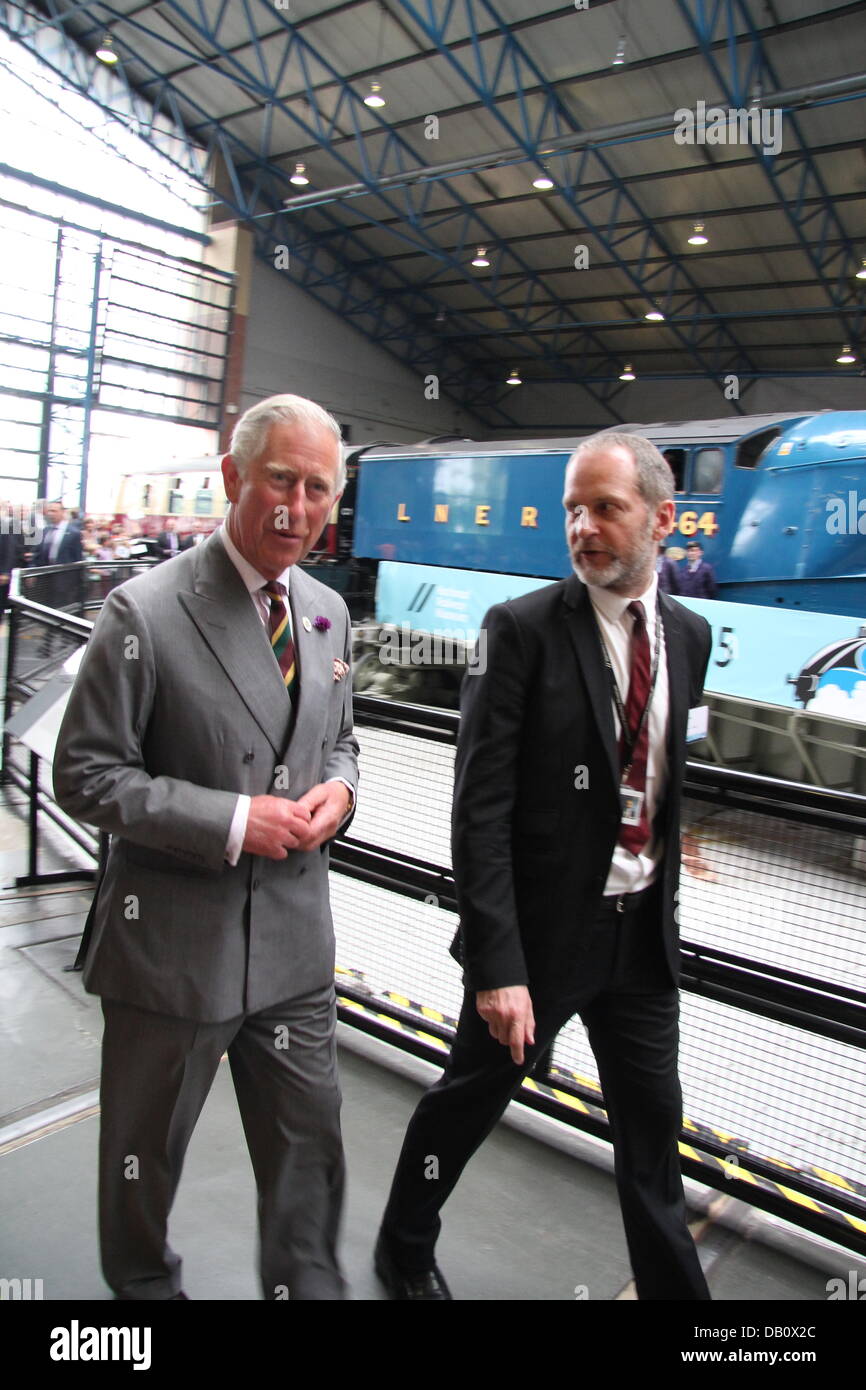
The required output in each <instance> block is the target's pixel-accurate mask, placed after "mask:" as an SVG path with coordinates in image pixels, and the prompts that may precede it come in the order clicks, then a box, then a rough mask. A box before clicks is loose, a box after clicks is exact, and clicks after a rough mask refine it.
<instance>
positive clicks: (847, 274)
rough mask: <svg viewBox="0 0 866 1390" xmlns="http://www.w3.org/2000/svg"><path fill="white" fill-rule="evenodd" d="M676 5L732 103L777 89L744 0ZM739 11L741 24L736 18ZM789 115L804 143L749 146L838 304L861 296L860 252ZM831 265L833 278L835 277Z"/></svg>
mask: <svg viewBox="0 0 866 1390" xmlns="http://www.w3.org/2000/svg"><path fill="white" fill-rule="evenodd" d="M677 8H678V9H679V11H680V14H681V15H682V17H683V19H684V20H685V22H686V24H687V25H688V27H689V29H690V30H691V32H692V34H693V35H694V38H695V41H696V43H697V44H698V47H699V48H700V51H701V53H702V55H703V57H704V61H705V62H706V64H707V66H708V68H709V70H710V72H711V73H712V75H713V78H714V79H715V81H716V82H717V83H718V84H719V87H720V88H721V90H722V92H723V93H724V95H725V98H726V100H727V102H728V105H729V107H731V108H734V109H739V108H748V107H750V106H752V105H753V104H754V103H753V101H752V96H753V95H754V94H755V93H756V92H757V93H758V94H760V93H761V92H762V91H765V90H766V88H767V85H768V84H769V87H770V90H773V89H779V87H780V83H779V80H778V76H777V73H776V71H775V68H774V66H773V63H772V62H771V60H770V58H769V56H768V54H767V52H766V50H765V48H764V45H763V42H762V40H761V36H760V34H759V32H758V29H757V27H756V25H755V23H754V20H753V19H752V16H751V13H750V10H749V6H748V4H747V3H746V0H715V4H714V5H713V7H712V9H711V10H710V9H708V7H707V5H706V3H705V0H677ZM738 15H739V18H740V22H741V23H740V25H738V24H737V16H738ZM722 26H724V30H725V34H726V37H727V40H728V41H727V45H726V48H725V52H726V54H727V57H728V63H727V67H725V65H724V64H722V63H720V62H719V61H718V58H717V53H718V49H717V47H714V40H715V39H717V37H718V31H719V29H720V27H722ZM743 29H744V30H745V32H743ZM744 49H745V50H746V51H745V53H744ZM787 121H788V123H789V125H790V128H791V130H792V131H793V132H794V135H795V136H796V139H797V143H798V145H799V147H800V148H799V151H798V152H797V153H795V154H792V155H789V156H787V157H786V158H784V159H782V158H780V157H779V156H777V157H776V158H775V159H774V158H773V157H772V156H768V155H765V154H764V153H763V151H762V150H761V149H760V148H759V147H758V146H752V147H751V153H752V157H753V159H754V160H756V161H757V163H758V164H759V165H760V167H761V171H762V173H763V174H764V177H765V178H766V179H767V182H768V183H769V185H770V188H771V190H772V192H773V194H774V195H775V199H776V203H777V206H778V209H779V211H780V212H781V213H782V214H783V215H784V216H785V218H786V219H787V221H788V225H789V226H790V227H791V229H792V231H793V233H794V236H795V238H796V241H797V244H798V246H799V247H800V250H801V251H802V252H803V253H804V255H805V256H806V257H807V259H808V261H809V263H810V265H811V266H812V269H813V271H814V273H815V278H816V280H817V282H818V284H819V285H820V286H821V288H822V289H823V291H824V293H825V294H826V296H827V301H828V303H829V304H831V305H833V306H834V307H835V308H838V309H841V308H843V307H844V306H845V305H848V306H850V305H851V304H852V303H853V301H854V300H855V298H857V295H856V290H855V288H854V286H853V282H852V276H853V274H854V271H855V270H856V269H857V267H858V266H859V264H860V260H859V257H858V256H857V252H856V248H855V247H854V245H853V243H852V242H851V240H850V238H849V236H848V234H847V232H846V230H845V227H844V226H843V224H842V222H841V221H840V219H839V217H838V215H837V213H836V209H835V207H834V205H833V200H832V198H831V197H830V194H829V193H828V191H827V188H826V185H825V183H824V180H823V179H822V177H821V174H820V172H819V170H818V167H817V165H816V164H815V161H814V159H813V158H812V155H811V154H810V152H809V149H808V145H807V143H806V141H805V140H804V138H803V134H802V131H801V129H800V123H799V121H798V119H797V117H796V115H795V114H794V113H793V112H789V113H788V114H787ZM807 197H809V198H810V204H809V207H810V210H809V211H808V212H804V203H805V200H806V198H807ZM816 199H817V206H816ZM815 223H817V224H818V225H817V228H814V226H813V227H810V224H815ZM807 229H810V230H815V231H817V237H816V239H814V240H810V239H809V237H808V236H807ZM831 247H832V249H831ZM834 267H835V283H834V282H833V281H831V279H830V272H831V271H832V270H833V269H834ZM839 326H840V333H842V334H844V333H845V332H846V331H847V330H846V326H845V323H844V319H843V318H842V317H841V316H840V320H839Z"/></svg>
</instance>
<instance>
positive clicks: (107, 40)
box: [96, 29, 117, 66]
mask: <svg viewBox="0 0 866 1390" xmlns="http://www.w3.org/2000/svg"><path fill="white" fill-rule="evenodd" d="M96 56H97V58H98V59H99V60H100V62H102V63H108V65H109V66H111V64H112V63H116V62H117V50H116V49H115V47H114V39H113V38H112V37H111V33H110V32H109V30H108V29H106V31H105V33H104V34H103V36H102V42H101V43H100V45H99V47H98V48H97V50H96Z"/></svg>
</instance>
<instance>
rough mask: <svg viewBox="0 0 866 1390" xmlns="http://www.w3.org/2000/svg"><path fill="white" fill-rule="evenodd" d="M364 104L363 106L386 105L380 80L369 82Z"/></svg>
mask: <svg viewBox="0 0 866 1390" xmlns="http://www.w3.org/2000/svg"><path fill="white" fill-rule="evenodd" d="M364 105H365V106H386V105H387V102H386V101H385V98H384V97H383V96H382V84H381V82H371V83H370V90H369V92H368V93H367V95H366V96H365V97H364Z"/></svg>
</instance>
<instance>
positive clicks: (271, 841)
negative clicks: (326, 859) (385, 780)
mask: <svg viewBox="0 0 866 1390" xmlns="http://www.w3.org/2000/svg"><path fill="white" fill-rule="evenodd" d="M350 805H351V799H350V796H349V789H348V787H346V786H345V784H344V783H343V782H320V783H319V784H318V786H315V787H311V788H310V790H309V791H308V792H304V795H303V796H300V797H298V800H297V801H289V799H288V798H287V797H284V796H254V797H253V798H252V800H251V802H250V811H249V816H248V817H247V829H246V834H245V835H244V843H243V848H244V850H245V852H246V853H247V854H259V855H261V856H262V857H263V858H265V859H286V858H288V853H289V850H290V849H303V850H310V849H318V848H319V846H320V845H323V844H324V843H325V841H326V840H330V839H332V838H333V836H334V835H335V834H336V832H337V830H338V828H339V827H340V825H341V824H342V822H343V820H344V818H345V816H346V812H347V811H348V809H349V806H350Z"/></svg>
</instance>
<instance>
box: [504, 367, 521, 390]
mask: <svg viewBox="0 0 866 1390" xmlns="http://www.w3.org/2000/svg"><path fill="white" fill-rule="evenodd" d="M505 384H506V386H522V385H523V381H522V379H521V376H520V373H519V371H518V370H517V368H516V367H512V368H511V375H510V376H507V377H506V378H505Z"/></svg>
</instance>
